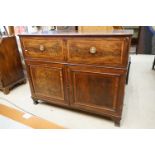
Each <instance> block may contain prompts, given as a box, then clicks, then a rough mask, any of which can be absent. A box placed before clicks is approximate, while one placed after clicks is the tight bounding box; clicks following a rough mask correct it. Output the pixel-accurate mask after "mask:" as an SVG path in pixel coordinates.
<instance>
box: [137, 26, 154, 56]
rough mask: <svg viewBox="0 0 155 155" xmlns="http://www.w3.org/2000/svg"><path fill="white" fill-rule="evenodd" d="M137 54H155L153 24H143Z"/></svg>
mask: <svg viewBox="0 0 155 155" xmlns="http://www.w3.org/2000/svg"><path fill="white" fill-rule="evenodd" d="M136 53H137V54H155V31H154V29H153V27H152V26H141V27H140V35H139V41H138V47H137V51H136Z"/></svg>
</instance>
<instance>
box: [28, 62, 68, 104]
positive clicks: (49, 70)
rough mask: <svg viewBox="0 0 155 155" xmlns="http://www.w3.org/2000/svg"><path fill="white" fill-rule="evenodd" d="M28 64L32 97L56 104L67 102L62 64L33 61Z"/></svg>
mask: <svg viewBox="0 0 155 155" xmlns="http://www.w3.org/2000/svg"><path fill="white" fill-rule="evenodd" d="M28 66H29V67H28V68H29V73H30V76H31V77H30V79H31V85H32V87H31V89H32V91H33V94H34V96H33V97H37V98H39V99H43V100H47V101H51V102H54V103H58V104H59V103H60V104H67V101H66V100H67V98H66V96H67V95H66V90H65V83H66V82H65V80H66V78H65V72H64V66H63V65H60V64H45V63H34V62H33V63H29V64H28Z"/></svg>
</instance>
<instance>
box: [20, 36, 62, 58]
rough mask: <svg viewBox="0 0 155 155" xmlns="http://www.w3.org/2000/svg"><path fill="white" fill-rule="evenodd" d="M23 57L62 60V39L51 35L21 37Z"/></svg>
mask: <svg viewBox="0 0 155 155" xmlns="http://www.w3.org/2000/svg"><path fill="white" fill-rule="evenodd" d="M21 42H22V47H23V52H24V55H25V57H32V58H46V59H54V60H64V53H63V41H62V39H60V38H52V37H38V36H37V37H21Z"/></svg>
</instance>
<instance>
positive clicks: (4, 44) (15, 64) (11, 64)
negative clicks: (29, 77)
mask: <svg viewBox="0 0 155 155" xmlns="http://www.w3.org/2000/svg"><path fill="white" fill-rule="evenodd" d="M25 82H26V79H25V76H24V72H23V68H22V64H21V59H20V55H19V51H18V47H17V43H16V38H15V36H11V37H2V38H1V39H0V90H2V91H3V92H4V94H8V93H9V91H10V89H11V88H13V87H14V86H15V85H17V84H20V83H25Z"/></svg>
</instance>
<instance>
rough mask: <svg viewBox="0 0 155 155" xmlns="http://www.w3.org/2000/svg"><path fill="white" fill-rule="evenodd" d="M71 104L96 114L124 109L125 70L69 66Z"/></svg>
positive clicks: (117, 112) (119, 111)
mask: <svg viewBox="0 0 155 155" xmlns="http://www.w3.org/2000/svg"><path fill="white" fill-rule="evenodd" d="M68 72H69V81H70V94H71V97H70V104H71V106H73V107H76V108H79V109H81V110H85V111H90V112H93V113H96V114H103V113H104V114H108V115H109V114H111V115H115V114H116V115H118V116H120V113H121V111H122V104H123V96H124V85H125V70H119V69H108V68H95V67H94V68H93V67H91V68H89V67H80V66H69V67H68Z"/></svg>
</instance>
